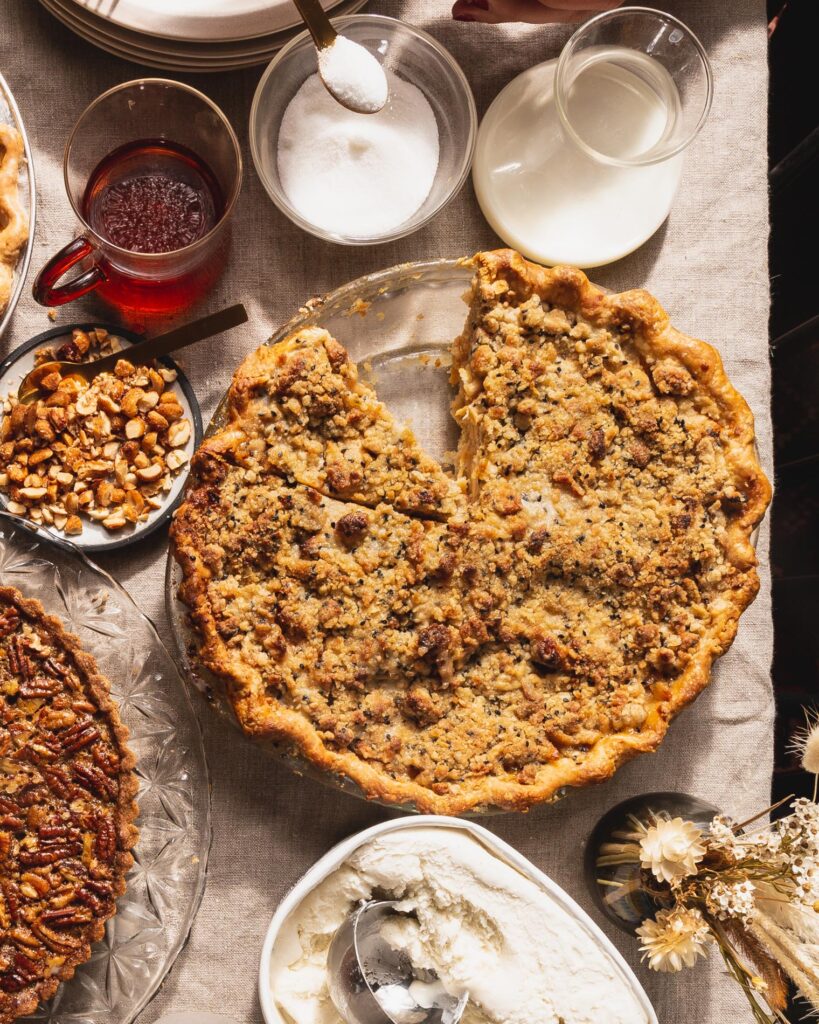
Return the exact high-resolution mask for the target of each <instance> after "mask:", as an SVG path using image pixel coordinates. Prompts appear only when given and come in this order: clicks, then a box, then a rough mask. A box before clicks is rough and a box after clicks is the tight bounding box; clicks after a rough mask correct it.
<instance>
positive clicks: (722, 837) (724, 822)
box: [708, 814, 739, 856]
mask: <svg viewBox="0 0 819 1024" xmlns="http://www.w3.org/2000/svg"><path fill="white" fill-rule="evenodd" d="M708 835H709V838H708V845H709V847H710V848H711V849H712V850H720V851H721V852H723V853H727V854H730V855H733V856H735V855H736V854H737V852H738V849H739V841H738V839H737V836H736V834H735V833H734V821H733V819H732V818H729V817H727V816H726V815H724V814H718V815H716V817H715V818H714V819H713V820H712V821H711V824H710V825H709V826H708Z"/></svg>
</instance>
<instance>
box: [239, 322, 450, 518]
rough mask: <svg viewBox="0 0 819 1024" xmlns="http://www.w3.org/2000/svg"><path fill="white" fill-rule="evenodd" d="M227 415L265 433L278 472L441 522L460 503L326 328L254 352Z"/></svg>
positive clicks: (335, 494)
mask: <svg viewBox="0 0 819 1024" xmlns="http://www.w3.org/2000/svg"><path fill="white" fill-rule="evenodd" d="M228 418H229V421H230V423H231V424H232V425H233V426H235V427H237V428H239V429H242V430H244V432H245V433H246V434H247V435H248V436H249V437H250V436H261V437H264V439H265V441H266V444H267V447H268V451H269V459H270V461H271V463H273V464H275V466H276V468H277V469H278V470H279V471H281V472H283V473H286V474H287V475H288V476H289V477H290V478H291V479H292V480H294V481H296V482H298V483H301V484H306V485H308V486H309V487H315V488H316V489H318V490H320V491H322V492H323V493H326V494H329V495H332V496H333V497H336V498H339V499H342V500H344V501H354V502H358V503H360V504H364V505H371V506H375V505H378V504H379V503H380V502H387V503H389V504H391V505H393V506H394V507H395V508H397V509H400V510H401V511H404V512H408V513H411V514H413V513H417V514H419V515H424V516H429V517H435V518H440V519H445V518H447V517H448V516H450V515H452V514H453V513H454V512H455V510H456V509H457V508H458V507H459V505H460V504H461V494H460V492H459V490H458V488H457V486H456V484H455V482H454V481H453V480H452V478H451V477H449V476H447V475H446V474H445V473H444V472H443V470H442V469H441V467H440V466H439V465H438V463H437V462H435V460H434V459H431V458H430V457H429V456H428V455H427V454H426V453H425V452H423V451H422V450H421V448H420V446H419V445H418V442H417V441H416V440H415V437H414V436H413V434H412V431H411V430H410V429H409V428H408V427H402V426H400V425H399V424H397V423H396V422H395V420H394V419H393V418H392V416H391V415H390V413H389V412H388V411H387V409H386V408H385V407H384V405H383V404H382V403H381V402H380V401H379V400H378V398H377V396H376V394H375V392H374V391H373V389H372V388H371V387H370V386H369V385H368V384H367V383H365V382H364V381H362V380H360V379H359V376H358V369H357V367H356V366H355V364H354V363H352V362H351V361H350V360H349V358H348V357H347V352H346V350H345V349H344V348H343V347H342V346H341V345H340V344H339V343H338V342H337V341H336V340H335V339H334V338H332V337H331V336H330V335H329V334H328V333H327V331H323V330H320V329H318V328H309V329H307V330H303V331H300V332H299V333H298V334H295V335H293V336H292V337H290V338H286V339H285V340H284V341H282V342H280V343H279V344H278V345H274V346H270V347H264V348H260V349H258V351H256V352H254V353H252V354H251V355H250V356H248V358H247V359H246V360H245V361H244V362H243V363H242V365H241V366H240V367H239V369H238V370H237V372H236V375H235V376H234V379H233V384H232V386H231V388H230V394H229V404H228Z"/></svg>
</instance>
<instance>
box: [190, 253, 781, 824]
mask: <svg viewBox="0 0 819 1024" xmlns="http://www.w3.org/2000/svg"><path fill="white" fill-rule="evenodd" d="M471 266H472V267H473V268H474V271H475V277H474V281H473V287H472V293H471V306H470V312H469V316H468V319H467V323H466V327H465V329H464V331H463V333H462V334H461V336H460V337H459V338H457V339H456V340H455V342H454V345H453V368H452V382H453V387H454V391H455V397H454V402H453V413H454V416H455V419H456V421H457V422H458V424H459V426H460V429H461V440H460V445H459V450H458V455H457V467H456V474H455V477H454V478H450V477H449V476H448V475H447V474H446V473H445V472H444V471H443V469H441V467H439V466H438V465H437V464H436V463H435V462H434V461H433V460H431V459H430V458H429V457H428V456H426V455H425V454H424V453H423V452H422V451H421V450H420V449H419V446H418V444H417V442H416V440H415V438H414V437H413V436H412V434H411V433H410V432H409V431H408V430H406V429H404V428H401V427H399V426H398V425H397V424H396V423H395V422H394V421H393V419H392V417H391V416H390V414H389V412H388V410H387V409H386V408H385V407H384V406H383V405H382V404H381V403H380V402H379V401H378V398H377V397H376V395H375V393H374V391H373V389H372V388H371V387H370V386H369V385H368V384H367V383H365V382H364V381H362V380H360V379H359V377H358V375H357V372H356V368H355V366H354V365H353V364H352V363H351V362H350V361H349V359H348V358H347V355H346V352H345V350H344V349H343V347H342V346H341V345H340V344H339V342H338V341H336V340H335V339H333V338H331V337H330V335H329V334H327V332H325V331H321V330H318V329H309V330H304V331H301V332H299V333H298V334H296V335H295V336H293V337H290V338H288V339H286V340H285V341H283V342H282V343H280V344H278V345H276V346H273V347H265V348H262V349H261V350H260V351H259V352H257V353H254V354H253V355H251V356H250V357H249V358H248V359H247V360H246V361H245V363H244V364H243V366H242V367H241V368H240V369H239V370H238V372H237V374H236V376H235V378H234V383H233V386H232V388H231V391H230V395H229V403H228V418H227V423H226V425H225V427H224V428H223V429H222V430H220V431H218V432H217V433H215V434H214V435H213V436H212V437H211V438H210V439H209V440H207V441H206V442H205V444H204V445H203V446H202V447H201V448H200V450H199V452H198V454H197V456H196V457H195V459H194V462H193V470H192V477H191V482H190V485H189V490H188V493H187V496H186V500H185V502H184V503H183V505H182V506H181V508H180V510H179V513H178V514H177V517H176V519H175V522H174V525H173V528H172V540H173V546H174V552H175V556H176V558H177V559H178V561H179V562H180V564H181V566H182V570H183V577H184V581H183V584H182V588H181V596H182V598H183V600H185V601H186V602H187V604H188V605H189V606H190V608H191V614H192V619H193V623H194V625H195V627H196V629H197V630H198V632H199V634H200V636H201V647H200V655H201V658H202V661H203V663H204V664H205V665H206V666H207V667H208V668H209V669H211V670H212V671H213V672H215V673H216V674H217V675H218V676H219V677H221V679H222V680H224V682H225V684H226V688H227V691H228V694H229V697H230V699H231V701H232V703H233V706H234V708H235V710H236V713H237V717H238V719H239V721H240V723H241V725H242V726H243V728H244V729H245V731H246V732H247V733H248V734H250V735H251V736H254V737H256V738H259V739H267V740H272V741H274V742H276V743H279V744H284V745H286V746H287V745H289V746H290V747H291V748H292V749H294V750H296V751H298V753H300V755H301V756H302V757H305V758H307V759H308V760H309V761H310V762H312V763H313V764H314V765H316V766H318V767H320V768H322V769H324V770H326V771H328V772H331V773H335V774H336V775H338V776H342V777H346V778H347V779H349V780H352V781H354V782H355V783H356V784H357V785H358V786H359V787H360V788H361V789H362V790H363V792H364V793H365V794H366V795H367V796H369V797H371V798H376V799H381V800H385V801H389V802H394V803H408V804H413V805H414V806H415V807H416V808H418V809H419V810H424V811H431V812H440V813H456V814H457V813H461V812H465V811H469V810H474V809H476V808H481V807H487V806H494V807H503V808H510V809H525V808H526V807H529V806H531V805H532V804H534V803H537V802H540V801H543V800H548V799H550V798H553V797H554V796H555V795H556V794H558V792H559V791H561V790H562V789H563V787H566V786H579V785H584V784H586V783H590V782H595V781H600V780H602V779H605V778H607V777H608V776H610V775H611V774H612V773H613V772H614V771H615V769H616V768H617V767H618V765H619V764H621V763H622V762H623V761H625V760H627V759H628V758H630V757H632V756H633V755H635V754H637V753H639V752H641V751H649V750H653V749H655V748H656V746H657V745H658V743H659V742H660V740H661V739H662V737H663V735H664V734H665V731H666V729H667V727H668V723H669V721H670V719H671V718H672V717H673V716H674V715H675V714H676V713H677V712H678V711H679V710H680V709H681V708H682V707H684V706H685V705H686V704H687V703H689V702H690V701H691V700H693V699H694V697H695V696H696V695H697V694H698V693H699V692H700V690H701V689H702V688H703V687H704V686H705V685H706V683H707V681H708V677H709V672H710V668H711V665H712V662H713V661H714V659H715V658H716V657H717V656H718V655H719V654H721V653H723V652H724V651H725V650H726V649H727V647H728V646H729V644H730V643H731V641H732V639H733V637H734V634H735V632H736V628H737V623H738V620H739V616H740V614H741V612H742V610H743V609H744V608H745V607H746V606H747V604H748V603H749V602H750V601H751V600H752V599H753V597H754V595H755V593H756V590H757V587H758V580H757V574H756V558H755V554H754V550H753V546H752V544H751V533H752V531H753V529H754V527H755V526H756V524H757V523H758V522H759V520H760V519H761V517H762V515H763V513H764V510H765V508H766V506H767V503H768V500H769V493H770V491H769V486H768V483H767V481H766V479H765V477H764V475H763V474H762V472H761V470H760V467H759V464H758V461H757V458H756V455H755V450H754V434H753V420H752V416H751V413H750V411H749V409H748V407H747V405H746V404H745V402H744V401H743V399H742V398H741V397H740V396H739V395H738V394H737V392H736V391H735V390H734V389H733V388H732V387H731V385H730V383H729V382H728V380H727V378H726V376H725V373H724V371H723V368H722V365H721V363H720V360H719V357H718V355H717V353H716V352H715V351H714V349H712V348H711V347H710V346H708V345H706V344H705V343H704V342H701V341H695V340H694V339H692V338H688V337H686V336H685V335H683V334H681V333H680V332H678V331H676V330H675V329H674V328H673V327H672V326H671V325H670V323H669V321H668V317H667V315H666V314H665V312H664V311H663V310H662V308H661V307H660V306H659V304H658V303H657V302H656V300H654V299H653V298H652V297H651V296H649V295H648V294H646V293H645V292H639V291H632V292H626V293H623V294H621V295H609V294H606V293H604V292H603V291H601V290H600V289H598V288H595V287H594V286H593V285H592V284H590V283H589V281H588V280H587V279H586V277H585V276H584V275H583V274H582V273H581V272H580V271H579V270H576V269H574V268H570V267H558V268H555V269H552V270H546V269H544V268H542V267H538V266H535V265H533V264H531V263H528V262H526V261H525V260H524V259H523V258H522V257H520V256H519V255H518V254H517V253H513V252H510V251H501V252H495V253H482V254H479V255H478V256H476V257H475V258H474V259H473V260H472V261H471Z"/></svg>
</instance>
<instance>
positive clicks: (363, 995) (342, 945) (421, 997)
mask: <svg viewBox="0 0 819 1024" xmlns="http://www.w3.org/2000/svg"><path fill="white" fill-rule="evenodd" d="M396 907H397V901H395V900H370V901H369V902H364V903H361V904H359V905H358V906H357V907H356V908H355V909H354V910H353V911H352V913H350V914H349V915H348V916H347V917H346V918H345V919H344V921H343V922H342V924H341V926H340V927H339V928H338V930H337V931H336V933H335V935H334V936H333V941H332V942H331V943H330V949H329V950H328V953H327V987H328V989H329V991H330V998H331V999H332V1001H333V1005H334V1006H335V1008H336V1009H337V1010H338V1012H339V1013H340V1014H341V1016H342V1018H343V1019H344V1020H345V1021H346V1022H347V1024H458V1021H460V1019H461V1017H462V1016H463V1013H464V1010H465V1009H466V1004H467V1000H468V999H469V994H468V993H466V992H464V993H463V994H462V995H461V996H454V995H451V994H450V993H449V992H447V991H446V989H445V988H444V986H443V985H442V984H441V981H440V979H439V978H438V975H437V974H436V973H435V971H431V970H426V969H421V968H416V967H414V966H413V964H412V962H411V960H410V958H409V957H408V955H407V953H406V952H405V951H404V950H401V949H395V948H394V947H393V946H392V944H391V943H390V942H389V941H388V940H387V939H386V938H385V937H384V935H383V934H382V927H383V926H384V925H385V924H387V923H388V922H389V921H390V920H391V919H394V918H396V917H406V916H407V915H406V914H405V913H402V912H401V911H400V910H398V909H396Z"/></svg>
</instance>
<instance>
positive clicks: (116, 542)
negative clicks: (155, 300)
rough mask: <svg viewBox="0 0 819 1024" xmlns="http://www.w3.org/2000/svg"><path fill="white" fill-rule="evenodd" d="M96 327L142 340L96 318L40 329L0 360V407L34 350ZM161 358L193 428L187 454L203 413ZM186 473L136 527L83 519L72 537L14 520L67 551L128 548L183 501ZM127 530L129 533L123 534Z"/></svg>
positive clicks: (1, 498)
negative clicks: (114, 528) (108, 527)
mask: <svg viewBox="0 0 819 1024" xmlns="http://www.w3.org/2000/svg"><path fill="white" fill-rule="evenodd" d="M95 327H101V328H103V329H104V330H106V331H108V333H109V334H113V335H116V337H118V338H121V339H122V340H123V341H124V342H127V343H128V344H131V345H133V344H135V343H136V342H138V341H142V340H143V338H142V335H139V334H136V333H135V332H134V331H129V330H127V329H126V328H124V327H119V326H118V325H117V324H108V323H101V322H99V321H90V322H88V323H81V324H64V325H62V326H60V327H52V328H51V329H50V330H48V331H43V333H42V334H38V335H37V336H36V337H34V338H31V339H30V340H29V341H26V342H23V344H22V345H20V346H19V348H16V349H15V350H14V351H13V352H12V353H11V355H10V356H9V357H8V358H7V359H5V360H4V361H3V362H2V363H0V408H2V401H5V398H6V396H7V395H8V394H9V393H10V392H16V391H17V388H18V387H19V385H20V381H21V380H22V379H23V377H24V376H25V375H26V374H27V373H28V372H29V370H31V369H33V368H34V356H35V352H36V350H37V349H40V348H42V347H43V346H44V345H47V344H49V343H53V342H54V340H55V339H57V338H66V339H68V338H70V337H71V332H72V331H74V330H77V329H78V328H79V329H80V330H84V331H89V330H92V329H93V328H95ZM123 353H127V348H124V349H123ZM160 361H161V362H162V364H163V365H164V366H167V367H168V368H169V369H172V370H176V373H177V378H176V380H175V381H174V383H173V384H170V385H169V390H172V391H175V392H176V396H177V398H178V399H179V401H180V404H181V405H182V408H183V409H184V410H185V414H186V416H187V418H188V419H189V420H190V422H191V425H192V427H193V430H192V431H191V438H190V440H189V441H188V443H187V445H185V449H184V450H185V451H186V452H187V453H188V455H189V456H190V455H192V454H193V452H194V451H195V450H196V448H197V447H198V446H199V444H200V442H201V440H202V414H201V411H200V409H199V402H198V401H197V399H196V395H195V394H194V393H193V388H192V387H191V384H190V381H189V380H188V378H187V377H186V376H185V374H184V373H183V372H182V370H180V368H179V366H178V365H177V364H176V363H175V362H174V361H173V360H172V359H170V358H167V357H166V358H165V359H162V360H160ZM2 415H4V414H2V413H0V420H1V419H2ZM187 475H188V474H187V470H186V469H183V470H182V471H181V472H180V473H178V474H177V475H176V476H175V477H174V480H173V486H172V487H171V490H170V491H169V492H168V494H167V495H166V497H165V501H164V503H163V505H162V508H160V509H157V511H156V512H154V513H152V514H151V516H150V518H149V519H148V520H147V521H146V522H144V523H140V524H139V525H138V526H136V527H123V529H122V530H121V531H117V532H116V533H109V532H108V531H107V530H106V529H105V527H104V526H101V525H99V524H97V523H94V522H92V521H90V520H88V519H85V518H83V532H82V533H81V534H79V535H78V536H72V537H70V538H69V537H66V536H65V535H64V534H62V533H60V532H59V531H58V530H55V529H53V528H52V527H49V526H46V525H45V524H43V525H42V526H38V525H37V524H36V523H32V522H31V521H30V520H28V519H23V518H21V517H17V521H18V522H20V524H21V525H23V526H25V527H26V529H28V530H30V531H31V532H32V533H35V534H38V535H39V536H41V537H45V538H46V539H48V540H49V541H51V542H52V543H54V544H57V545H59V546H60V547H62V548H65V549H67V550H70V551H73V550H74V549H75V548H81V549H82V550H83V551H86V552H91V551H119V550H121V549H122V548H126V547H128V545H129V544H135V543H136V542H137V541H140V540H142V539H143V538H145V537H147V536H148V535H149V534H151V533H154V532H155V531H156V530H158V529H159V528H160V527H161V526H164V525H165V523H166V522H167V521H168V520H169V519H170V517H171V515H172V514H173V512H174V510H175V509H176V507H177V505H178V504H179V502H180V501H181V500H182V493H183V491H184V486H185V481H186V479H187ZM8 500H9V499H8V495H6V494H2V493H0V506H2V507H3V508H5V507H6V505H7V504H8ZM126 530H128V531H129V532H128V533H126V532H125V531H126ZM108 537H110V540H109V539H107V538H108Z"/></svg>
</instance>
